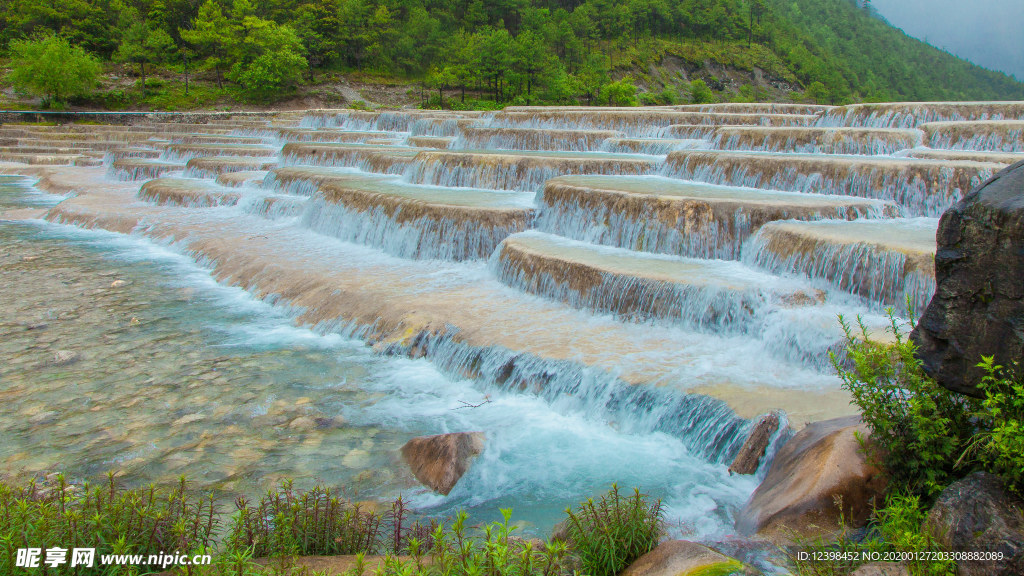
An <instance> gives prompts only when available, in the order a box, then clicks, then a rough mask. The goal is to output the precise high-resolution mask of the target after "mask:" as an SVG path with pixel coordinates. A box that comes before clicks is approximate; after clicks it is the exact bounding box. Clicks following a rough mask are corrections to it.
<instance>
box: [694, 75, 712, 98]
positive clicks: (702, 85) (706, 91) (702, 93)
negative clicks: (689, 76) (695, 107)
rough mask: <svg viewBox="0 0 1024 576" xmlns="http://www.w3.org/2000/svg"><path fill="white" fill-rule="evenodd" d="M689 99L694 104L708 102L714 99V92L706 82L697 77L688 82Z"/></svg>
mask: <svg viewBox="0 0 1024 576" xmlns="http://www.w3.org/2000/svg"><path fill="white" fill-rule="evenodd" d="M690 101H691V102H693V103H694V104H709V103H711V102H714V101H715V94H714V93H713V92H712V91H711V88H708V84H707V82H705V81H703V80H701V79H699V78H698V79H697V80H694V81H693V82H690Z"/></svg>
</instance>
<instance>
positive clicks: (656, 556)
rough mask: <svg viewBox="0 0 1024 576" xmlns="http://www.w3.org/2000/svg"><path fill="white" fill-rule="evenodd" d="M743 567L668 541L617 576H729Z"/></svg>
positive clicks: (706, 550) (683, 542) (700, 548)
mask: <svg viewBox="0 0 1024 576" xmlns="http://www.w3.org/2000/svg"><path fill="white" fill-rule="evenodd" d="M742 569H743V563H741V562H740V561H739V560H735V559H733V558H730V557H728V556H726V555H724V554H721V553H719V552H716V551H715V550H712V549H711V548H708V547H707V546H702V545H700V544H697V543H696V542H689V541H687V540H669V541H668V542H663V543H661V544H660V545H658V547H657V548H655V549H654V550H651V551H650V552H648V553H647V554H644V555H643V556H641V557H640V558H638V559H637V560H636V561H635V562H633V563H632V564H630V565H629V567H627V568H626V569H625V570H623V572H622V574H621V575H620V576H686V575H689V574H695V573H700V574H704V573H707V574H732V573H733V572H736V571H739V570H742Z"/></svg>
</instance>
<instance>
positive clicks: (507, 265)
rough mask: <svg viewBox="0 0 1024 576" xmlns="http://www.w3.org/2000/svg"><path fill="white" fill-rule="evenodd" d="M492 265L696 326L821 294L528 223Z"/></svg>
mask: <svg viewBox="0 0 1024 576" xmlns="http://www.w3.org/2000/svg"><path fill="white" fill-rule="evenodd" d="M492 267H493V268H494V269H495V273H496V274H497V276H498V278H499V279H500V280H501V281H502V282H505V283H506V284H508V285H510V286H513V287H515V288H518V289H520V290H524V291H526V292H530V293H531V294H538V295H541V296H545V297H548V298H553V299H555V300H559V301H561V302H565V303H567V304H569V305H571V306H573V307H576V308H587V309H592V310H597V311H601V312H611V313H613V314H615V315H617V316H620V317H625V318H628V319H630V320H640V321H644V320H649V319H652V318H656V319H663V320H669V321H672V322H677V323H680V324H683V325H685V326H687V327H691V328H697V329H701V330H714V331H727V332H742V333H748V332H752V331H755V330H756V329H757V326H756V324H757V323H759V322H763V321H764V317H765V316H766V315H768V314H770V313H771V312H772V311H773V310H774V309H776V308H777V307H779V306H796V305H813V304H817V303H819V302H820V301H822V300H823V299H824V292H822V291H818V290H813V289H806V288H804V287H802V286H799V285H798V283H796V282H792V281H787V280H784V279H781V278H778V277H775V276H772V275H769V274H764V273H760V272H757V271H755V270H751V269H750V268H748V267H746V266H744V265H743V264H741V263H739V262H721V261H715V260H702V259H694V258H678V257H672V256H664V255H655V254H647V253H642V252H633V251H629V250H623V249H620V248H609V247H605V246H595V245H593V244H589V243H584V242H577V241H574V240H569V239H566V238H562V237H560V236H555V235H551V234H544V233H541V232H534V231H531V232H524V233H522V234H516V235H514V236H510V237H509V238H507V239H506V240H505V241H504V242H503V243H502V245H501V247H500V248H499V249H498V252H497V254H496V257H495V260H494V262H493V263H492Z"/></svg>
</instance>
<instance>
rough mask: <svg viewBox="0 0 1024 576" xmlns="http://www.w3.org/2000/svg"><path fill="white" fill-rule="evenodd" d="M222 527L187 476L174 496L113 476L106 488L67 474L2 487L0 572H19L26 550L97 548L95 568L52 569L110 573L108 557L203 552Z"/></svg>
mask: <svg viewBox="0 0 1024 576" xmlns="http://www.w3.org/2000/svg"><path fill="white" fill-rule="evenodd" d="M216 527H217V517H216V510H215V506H214V504H213V501H212V498H205V499H197V498H193V497H191V496H190V495H189V492H188V490H187V485H186V483H185V479H184V478H182V480H181V483H180V484H179V485H178V486H176V487H175V488H174V489H172V490H171V491H170V492H169V493H167V492H163V491H158V490H157V489H156V488H154V487H152V486H150V487H148V488H142V489H135V490H122V489H120V488H119V487H118V486H117V484H116V482H115V481H114V478H113V476H112V475H111V476H110V477H108V481H107V483H106V484H105V485H100V486H90V485H88V484H84V485H83V486H81V487H72V486H69V485H68V484H67V482H66V481H65V480H64V477H63V476H58V477H57V479H56V485H55V486H52V487H47V488H41V487H40V486H38V485H37V484H36V483H35V482H34V481H33V482H31V483H29V485H28V486H27V487H26V488H12V487H10V486H8V485H6V484H3V483H0V574H16V573H19V572H18V571H17V570H16V569H15V564H16V559H17V558H16V554H17V550H18V549H20V548H41V549H43V550H45V549H47V548H54V547H60V548H65V549H69V550H70V549H71V548H75V547H84V548H96V557H95V558H96V565H95V566H94V567H93V568H86V567H83V566H76V567H75V568H71V567H70V562H69V563H68V564H64V565H62V566H59V567H58V568H57V569H56V570H51V571H50V572H49V573H50V574H54V573H57V574H72V573H73V574H75V576H91V575H99V574H106V573H107V572H105V571H107V570H109V569H110V568H111V567H108V566H101V565H99V559H100V556H101V555H104V554H133V555H136V554H139V555H142V556H143V557H146V556H148V555H150V554H160V553H162V552H168V551H175V550H177V551H180V552H183V553H184V552H189V553H205V552H202V551H205V550H208V548H209V546H210V544H211V539H212V535H213V532H214V530H215V529H216ZM69 560H70V552H69Z"/></svg>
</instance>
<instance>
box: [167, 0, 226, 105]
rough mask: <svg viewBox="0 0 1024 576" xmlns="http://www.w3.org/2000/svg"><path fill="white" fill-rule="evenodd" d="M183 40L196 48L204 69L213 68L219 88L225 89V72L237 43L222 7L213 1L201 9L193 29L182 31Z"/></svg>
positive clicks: (194, 20) (207, 2)
mask: <svg viewBox="0 0 1024 576" xmlns="http://www.w3.org/2000/svg"><path fill="white" fill-rule="evenodd" d="M178 32H179V34H181V38H182V40H184V41H186V42H188V43H189V44H192V45H193V46H195V47H196V51H197V53H198V54H199V55H200V57H201V58H203V64H202V65H203V67H204V68H208V69H209V68H212V69H213V70H214V72H215V73H216V76H217V87H218V88H223V87H224V70H225V69H226V68H227V67H228V65H229V62H230V61H229V60H228V52H229V50H230V49H231V47H232V46H233V45H234V43H235V35H234V33H233V31H232V26H231V25H230V23H229V22H228V19H227V17H226V16H224V12H223V11H222V10H221V8H220V5H219V4H217V3H216V2H214V1H213V0H206V2H205V3H204V4H203V5H202V6H200V7H199V13H198V14H196V17H195V19H193V20H192V27H191V28H189V29H180V30H179V31H178Z"/></svg>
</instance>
